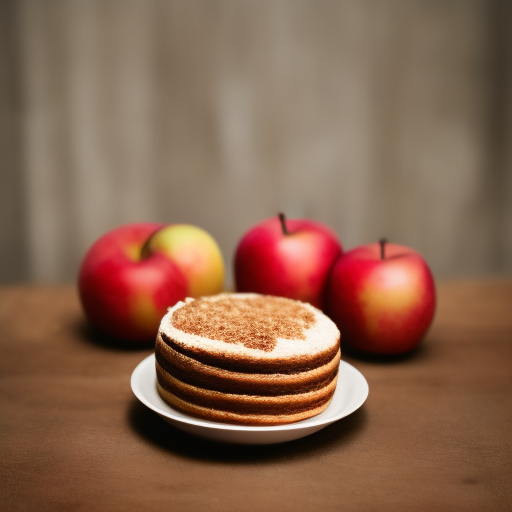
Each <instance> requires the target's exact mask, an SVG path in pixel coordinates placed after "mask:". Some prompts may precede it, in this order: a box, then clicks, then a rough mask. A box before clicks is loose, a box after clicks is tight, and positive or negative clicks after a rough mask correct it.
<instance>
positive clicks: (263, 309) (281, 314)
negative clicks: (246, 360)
mask: <svg viewBox="0 0 512 512" xmlns="http://www.w3.org/2000/svg"><path fill="white" fill-rule="evenodd" d="M315 321H316V320H315V315H314V314H313V313H312V312H311V311H309V310H308V309H307V308H306V307H304V306H303V305H302V304H300V303H298V302H295V301H292V300H290V299H284V298H281V297H271V296H261V297H251V298H237V299H235V298H233V297H232V296H229V295H226V296H225V297H223V298H219V299H217V300H208V299H197V300H194V301H192V302H189V303H188V304H185V305H184V306H183V307H181V308H179V309H177V310H176V311H175V312H174V315H173V317H172V325H173V326H174V327H175V328H177V329H180V330H181V331H183V332H186V333H189V334H196V335H198V336H203V337H205V338H210V339H215V340H220V341H224V342H226V343H236V344H242V345H244V346H245V347H248V348H252V349H259V350H264V351H265V352H272V350H274V348H275V346H276V345H277V339H278V338H285V339H291V340H305V339H306V335H305V332H304V331H305V330H306V329H308V328H310V327H311V326H312V325H313V324H314V323H315Z"/></svg>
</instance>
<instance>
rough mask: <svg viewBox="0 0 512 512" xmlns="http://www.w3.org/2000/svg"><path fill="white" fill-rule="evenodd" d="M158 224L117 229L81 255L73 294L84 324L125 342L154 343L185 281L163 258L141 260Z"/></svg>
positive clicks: (183, 292) (154, 256)
mask: <svg viewBox="0 0 512 512" xmlns="http://www.w3.org/2000/svg"><path fill="white" fill-rule="evenodd" d="M162 227H164V225H163V224H155V223H136V224H128V225H125V226H121V227H119V228H117V229H114V230H112V231H109V232H108V233H106V234H104V235H103V236H102V237H101V238H99V239H98V240H97V241H96V242H95V243H94V244H93V245H92V246H91V248H90V249H89V250H88V252H87V253H86V255H85V257H84V259H83V261H82V264H81V268H80V272H79V277H78V289H79V295H80V300H81V302H82V306H83V309H84V311H85V314H86V317H87V318H88V320H89V322H90V323H91V324H92V325H93V326H95V327H96V328H97V329H99V330H100V331H102V332H104V333H106V334H107V335H109V336H111V337H114V338H117V339H120V340H123V341H129V342H144V341H149V340H151V339H154V337H155V335H156V333H157V330H158V325H159V322H160V319H161V318H162V316H163V315H164V314H165V312H166V310H167V307H169V306H172V305H174V304H175V303H176V302H177V301H179V300H182V299H184V298H185V297H186V296H187V291H188V288H187V281H186V279H185V276H184V275H183V273H182V272H181V271H180V269H179V268H178V266H177V265H176V264H175V263H174V262H173V261H172V260H171V259H170V258H169V257H167V256H165V255H163V254H161V253H158V252H155V253H152V254H148V255H146V256H145V257H143V258H142V257H141V251H142V248H143V247H144V244H145V243H146V241H147V240H148V238H149V237H150V236H151V235H152V234H153V233H154V232H155V231H157V230H159V229H161V228H162Z"/></svg>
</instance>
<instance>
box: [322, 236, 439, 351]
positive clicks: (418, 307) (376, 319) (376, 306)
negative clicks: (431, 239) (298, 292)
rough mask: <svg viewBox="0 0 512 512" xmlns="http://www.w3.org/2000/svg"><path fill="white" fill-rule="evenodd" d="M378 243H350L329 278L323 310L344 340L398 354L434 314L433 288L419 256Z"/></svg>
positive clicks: (422, 331)
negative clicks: (354, 246)
mask: <svg viewBox="0 0 512 512" xmlns="http://www.w3.org/2000/svg"><path fill="white" fill-rule="evenodd" d="M384 251H385V258H384V259H381V245H380V243H373V244H368V245H364V246H360V247H357V248H355V249H352V250H350V251H348V252H346V253H345V254H343V256H341V257H340V258H339V259H338V260H337V261H336V263H335V264H334V266H333V268H332V271H331V274H330V276H329V280H328V284H327V313H328V314H329V316H330V317H331V318H332V319H333V320H334V322H336V324H337V325H338V328H339V329H340V332H341V340H342V343H345V342H346V343H348V344H349V345H351V346H353V347H355V348H356V349H358V350H361V351H363V352H367V353H371V354H382V355H398V354H404V353H406V352H409V351H411V350H412V349H413V348H415V347H416V346H417V345H418V344H419V343H420V341H421V340H422V338H423V336H424V335H425V333H426V331H427V330H428V328H429V326H430V324H431V322H432V319H433V317H434V313H435V308H436V292H435V285H434V279H433V277H432V273H431V271H430V269H429V267H428V266H427V264H426V262H425V260H424V259H423V258H422V256H421V255H420V254H419V253H418V252H416V251H414V250H413V249H410V248H408V247H405V246H402V245H398V244H390V243H386V244H385V247H384Z"/></svg>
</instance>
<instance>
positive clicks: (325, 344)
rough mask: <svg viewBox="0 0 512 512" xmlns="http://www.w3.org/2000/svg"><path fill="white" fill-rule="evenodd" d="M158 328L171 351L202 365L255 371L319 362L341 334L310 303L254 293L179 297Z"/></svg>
mask: <svg viewBox="0 0 512 512" xmlns="http://www.w3.org/2000/svg"><path fill="white" fill-rule="evenodd" d="M159 334H160V336H161V338H162V340H163V341H164V342H165V343H167V344H168V345H169V346H170V347H171V348H172V349H174V350H175V351H176V352H179V353H181V354H184V355H186V356H189V357H191V358H193V359H196V360H197V361H200V362H202V363H204V364H206V365H209V366H214V367H218V368H223V369H226V370H230V371H236V372H254V373H297V372H301V371H306V370H312V369H314V368H318V367H319V366H323V365H325V364H327V363H328V362H329V361H331V360H332V359H333V358H334V357H335V355H336V353H337V352H338V349H339V339H340V338H339V330H338V329H337V327H336V325H335V324H334V323H333V322H332V321H331V320H330V319H329V318H328V317H327V316H325V315H324V314H323V313H322V312H321V311H319V310H317V309H316V308H314V307H313V306H311V305H310V304H306V303H301V302H298V301H294V300H291V299H285V298H282V297H271V296H259V295H256V294H221V295H217V296H214V297H203V298H201V299H198V300H191V301H189V302H186V303H183V302H179V303H178V304H176V305H175V306H174V307H173V308H171V309H170V310H169V312H168V313H167V314H166V315H165V316H164V318H163V319H162V322H161V324H160V330H159ZM208 336H209V337H208Z"/></svg>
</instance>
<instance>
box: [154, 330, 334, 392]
mask: <svg viewBox="0 0 512 512" xmlns="http://www.w3.org/2000/svg"><path fill="white" fill-rule="evenodd" d="M155 355H156V360H157V362H158V364H159V365H160V366H161V367H162V368H163V369H164V370H166V371H167V373H170V374H171V375H173V376H174V377H176V378H177V379H179V380H181V381H182V382H185V383H188V384H192V385H195V386H198V387H201V388H205V389H211V390H214V391H223V392H229V393H235V394H248V395H267V396H270V395H283V394H297V393H305V392H308V391H313V390H316V389H320V388H322V387H324V386H325V385H327V384H328V383H329V382H331V381H332V379H333V378H334V376H335V375H336V374H337V372H338V366H339V363H340V351H339V349H338V352H337V353H336V354H335V356H334V357H333V358H332V359H331V360H330V361H329V362H328V363H327V364H325V365H323V366H320V367H318V368H315V369H313V370H308V371H303V372H298V373H286V374H279V373H274V374H269V373H245V372H233V371H229V370H225V369H222V368H216V367H214V366H209V365H205V364H204V363H201V362H200V361H197V360H196V359H193V358H191V357H188V356H185V355H183V354H181V353H179V352H176V351H175V350H174V349H172V348H171V347H170V346H169V345H167V344H166V343H164V342H163V340H162V338H161V337H160V336H158V337H157V342H156V346H155Z"/></svg>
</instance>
